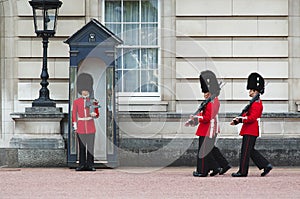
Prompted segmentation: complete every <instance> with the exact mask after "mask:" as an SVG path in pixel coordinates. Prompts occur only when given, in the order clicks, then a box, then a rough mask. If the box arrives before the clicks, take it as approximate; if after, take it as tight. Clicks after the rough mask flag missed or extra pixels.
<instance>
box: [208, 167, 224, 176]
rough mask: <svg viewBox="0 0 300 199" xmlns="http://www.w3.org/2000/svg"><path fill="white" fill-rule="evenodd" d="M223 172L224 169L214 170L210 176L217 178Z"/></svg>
mask: <svg viewBox="0 0 300 199" xmlns="http://www.w3.org/2000/svg"><path fill="white" fill-rule="evenodd" d="M221 171H222V168H216V169H214V170H213V171H212V172H211V173H210V174H209V175H210V176H215V175H217V174H218V173H220V172H221Z"/></svg>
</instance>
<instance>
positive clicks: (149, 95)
mask: <svg viewBox="0 0 300 199" xmlns="http://www.w3.org/2000/svg"><path fill="white" fill-rule="evenodd" d="M105 1H106V0H103V1H102V13H103V17H102V23H103V24H105V23H106V22H105ZM120 1H121V4H123V2H124V1H126V0H120ZM138 1H139V9H140V11H141V2H142V1H143V0H138ZM160 2H161V1H160V0H157V22H155V23H157V45H151V46H149V45H142V44H141V38H139V39H140V42H139V45H124V44H121V45H119V46H117V49H118V50H119V49H136V50H139V51H141V49H157V74H158V77H157V78H158V79H157V86H158V89H157V92H123V91H122V92H117V95H118V96H119V97H134V98H135V99H137V100H143V99H147V100H150V101H151V100H157V99H158V100H160V99H161V86H160V85H161V31H160V30H161V11H160V10H161V5H160ZM122 6H123V5H122ZM139 13H141V12H139ZM121 17H122V18H123V16H121ZM109 23H110V24H114V22H109ZM115 23H116V24H117V23H120V22H115ZM133 23H136V24H138V26H139V30H141V26H142V25H144V24H148V22H142V20H141V14H139V22H123V19H122V20H121V24H122V26H121V32H122V31H123V25H124V24H133ZM149 23H150V24H153V22H152V23H151V22H149ZM139 36H141V34H139ZM121 39H122V38H121ZM117 70H118V69H117V68H116V71H117ZM121 70H122V71H123V70H124V68H122V69H121ZM138 70H139V72H140V74H141V71H142V70H143V69H142V68H141V65H139V68H138ZM146 71H149V70H146ZM122 84H123V81H122ZM122 86H123V85H122Z"/></svg>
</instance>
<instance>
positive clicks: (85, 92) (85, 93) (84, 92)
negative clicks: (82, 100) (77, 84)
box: [81, 90, 90, 97]
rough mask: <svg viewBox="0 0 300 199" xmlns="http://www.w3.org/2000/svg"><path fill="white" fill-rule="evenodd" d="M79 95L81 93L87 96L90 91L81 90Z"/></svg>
mask: <svg viewBox="0 0 300 199" xmlns="http://www.w3.org/2000/svg"><path fill="white" fill-rule="evenodd" d="M81 95H82V97H88V96H89V95H90V93H89V92H88V91H85V90H83V91H81Z"/></svg>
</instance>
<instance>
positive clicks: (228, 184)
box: [0, 167, 300, 199]
mask: <svg viewBox="0 0 300 199" xmlns="http://www.w3.org/2000/svg"><path fill="white" fill-rule="evenodd" d="M193 170H194V168H192V167H167V168H162V169H161V168H118V169H98V170H97V171H96V172H75V171H74V170H72V169H68V168H20V169H18V168H1V169H0V198H1V199H8V198H9V199H14V198H22V199H27V198H30V199H35V198H43V199H47V198H51V199H53V198H72V199H73V198H80V199H81V198H85V199H88V198H97V199H98V198H101V199H102V198H110V199H111V198H130V199H134V198H222V199H226V198H255V199H259V198H272V199H275V198H280V199H281V198H288V199H292V198H300V167H286V168H285V167H279V168H276V167H275V168H274V169H273V170H272V171H271V172H270V174H269V175H268V176H266V177H260V173H261V171H259V170H258V169H257V168H256V167H251V168H250V173H249V175H248V177H247V178H232V177H231V175H230V174H231V173H232V172H235V171H237V168H232V169H231V170H229V171H228V173H226V174H225V175H223V176H216V177H206V178H195V177H193V176H192V172H193Z"/></svg>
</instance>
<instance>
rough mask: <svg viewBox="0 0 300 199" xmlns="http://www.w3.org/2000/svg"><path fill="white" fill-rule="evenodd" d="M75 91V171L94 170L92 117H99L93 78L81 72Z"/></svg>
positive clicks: (73, 113)
mask: <svg viewBox="0 0 300 199" xmlns="http://www.w3.org/2000/svg"><path fill="white" fill-rule="evenodd" d="M77 91H78V93H79V94H80V95H81V97H80V98H78V99H76V100H74V102H73V108H72V124H73V129H74V131H75V132H76V133H77V138H78V142H79V167H77V168H76V171H95V170H96V169H95V168H94V167H93V164H94V142H95V133H96V127H95V123H94V119H95V118H98V117H99V110H98V107H99V106H98V101H97V100H95V99H94V97H93V95H94V92H93V78H92V77H91V75H89V74H87V73H82V74H80V75H79V76H78V78H77Z"/></svg>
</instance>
